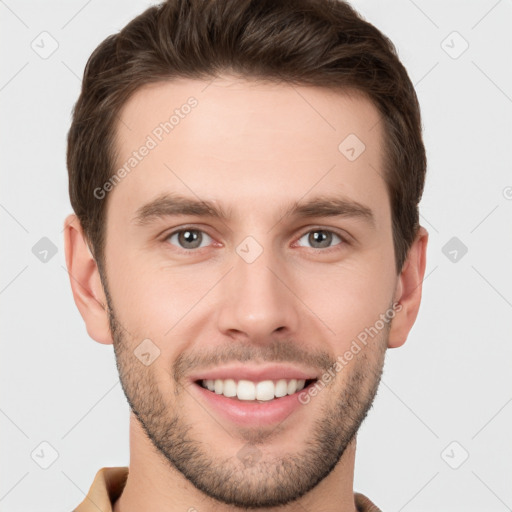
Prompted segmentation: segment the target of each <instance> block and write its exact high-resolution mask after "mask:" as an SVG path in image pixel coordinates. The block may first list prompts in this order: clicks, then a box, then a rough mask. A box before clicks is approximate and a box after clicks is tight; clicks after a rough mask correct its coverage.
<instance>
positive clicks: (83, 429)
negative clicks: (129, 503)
mask: <svg viewBox="0 0 512 512" xmlns="http://www.w3.org/2000/svg"><path fill="white" fill-rule="evenodd" d="M148 5H149V2H146V1H142V0H140V1H135V0H131V1H121V0H116V1H112V0H110V1H104V2H99V1H98V0H92V1H91V0H89V1H87V0H73V1H69V0H68V1H66V2H64V1H46V2H22V1H16V0H6V1H0V24H1V28H0V52H1V70H0V108H1V122H0V131H1V139H0V140H1V152H0V158H1V165H0V172H1V189H0V225H1V229H2V244H1V249H0V258H1V260H0V262H1V264H0V272H1V273H0V315H1V316H0V322H1V331H0V342H1V358H0V377H1V391H2V394H1V403H0V426H1V436H2V437H1V442H2V447H1V450H2V452H1V453H2V456H1V458H0V461H1V462H0V471H1V477H0V510H2V511H5V512H7V511H9V512H16V511H23V512H26V511H28V510H40V511H48V512H49V511H52V512H56V511H62V512H64V511H68V512H69V511H70V510H72V509H73V508H74V507H75V506H76V505H77V504H78V503H79V502H80V501H81V500H82V499H83V498H84V494H85V493H86V492H87V491H88V489H89V486H90V484H91V483H92V480H93V477H94V475H95V474H96V471H97V470H98V469H99V468H100V467H102V466H118V465H127V464H128V461H129V452H128V405H127V403H126V400H125V397H124V395H123V393H122V390H121V387H120V384H119V380H118V375H117V371H116V368H115V361H114V355H113V350H112V346H104V345H100V344H98V343H96V342H94V341H93V340H91V339H90V338H89V337H88V335H87V332H86V330H85V327H84V324H83V321H82V319H81V317H80V314H79V313H78V310H77V309H76V307H75V304H74V302H73V298H72V295H71V290H70V286H69V280H68V275H67V273H66V271H65V268H64V267H65V260H64V247H63V238H62V225H63V220H64V217H65V215H66V214H68V213H70V212H71V208H70V205H69V200H68V195H67V183H68V182H67V171H66V166H65V150H66V145H65V138H66V134H67V130H68V128H69V123H70V113H71V109H72V106H73V105H74V102H75V101H76V99H77V97H78V94H79V88H80V79H81V75H82V73H83V68H84V65H85V62H86V60H87V58H88V56H89V55H90V53H91V52H92V51H93V49H94V48H95V47H96V46H97V45H98V44H99V43H100V42H101V41H102V40H103V39H104V38H105V37H106V36H107V35H109V34H111V33H112V32H115V31H118V30H119V29H120V28H121V27H122V26H124V25H125V24H126V23H127V22H128V21H129V20H130V19H131V18H132V17H134V16H135V15H136V14H138V13H140V12H142V10H144V8H145V7H146V6H148ZM353 5H354V6H355V7H356V8H357V9H358V10H359V11H360V12H361V13H362V14H363V15H364V16H365V17H366V18H367V19H368V20H369V21H371V22H372V23H374V24H375V25H376V26H377V27H378V28H379V29H380V30H382V31H383V32H384V33H385V34H386V35H388V36H389V37H390V38H391V40H392V41H393V42H394V43H395V44H396V46H397V48H398V51H399V55H400V57H401V59H402V61H403V62H404V64H405V66H406V67H407V69H408V71H409V75H410V77H411V79H412V81H413V83H414V84H415V85H416V90H417V93H418V96H419V100H420V103H421V107H422V114H423V124H424V137H425V144H426V146H427V152H428V176H427V184H426V188H425V193H424V198H423V201H422V203H421V215H422V224H423V225H424V226H425V227H426V228H427V229H428V231H429V233H430V242H429V248H428V264H427V271H426V276H427V277H426V278H425V282H424V287H423V302H422V306H421V309H420V313H419V317H418V320H417V322H416V324H415V326H414V328H413V330H412V332H411V334H410V336H409V340H408V341H407V343H406V344H405V345H404V346H403V347H402V348H400V349H395V350H391V351H389V352H388V356H387V361H386V367H385V372H384V377H383V382H382V384H381V387H380V390H379V393H378V397H377V399H376V402H375V405H374V408H373V410H372V411H371V412H370V415H369V417H368V419H367V420H366V422H365V423H364V425H363V427H362V430H361V433H360V435H359V440H358V456H357V462H356V475H355V489H356V490H359V491H362V492H364V493H365V494H367V495H368V496H369V497H370V498H371V499H372V500H373V501H375V503H376V504H377V505H379V506H380V507H381V508H382V509H383V510H384V511H387V512H390V511H402V510H404V511H465V512H468V511H480V510H485V511H487V512H492V511H496V512H501V511H505V510H512V485H511V484H512V462H511V460H512V441H511V436H510V432H511V431H512V429H511V424H512V385H511V384H512V372H511V362H512V344H511V342H510V336H511V320H510V319H511V317H512V315H511V313H512V309H511V308H512V273H511V271H510V268H511V261H512V241H511V239H512V236H511V235H512V223H511V220H512V167H511V159H510V146H511V143H512V139H511V133H512V130H511V128H512V126H511V124H512V72H511V54H512V52H511V46H512V44H511V43H512V36H511V34H512V30H511V26H512V3H511V1H510V0H501V1H496V0H482V1H473V2H469V1H462V0H460V1H449V2H446V1H441V0H436V1H426V0H423V1H420V0H416V1H412V0H410V1H409V0H400V1H398V0H397V1H393V2H376V1H373V2H372V1H370V0H365V1H363V0H358V1H354V2H353ZM45 31H46V32H48V33H49V34H50V35H51V36H50V37H49V36H47V35H40V34H41V33H42V32H45ZM454 31H455V32H457V33H458V35H457V34H453V32H454ZM52 38H53V39H54V40H55V41H56V42H57V43H58V48H57V49H56V51H55V52H54V53H53V54H52V55H50V56H48V57H47V58H42V57H41V56H40V53H42V52H44V51H46V52H48V51H49V50H51V48H52V47H51V45H52V44H55V43H52ZM443 41H444V42H443ZM464 41H466V42H467V44H469V47H468V48H467V50H466V51H465V52H464V53H462V54H461V55H459V53H460V52H461V50H463V49H464V47H465V42H464ZM33 47H35V48H37V50H38V52H39V53H38V52H36V51H35V50H34V49H33ZM43 56H45V57H46V56H47V55H43ZM454 57H457V58H454ZM43 237H47V238H48V239H49V240H51V242H52V243H53V244H55V247H56V250H57V252H56V254H55V255H54V256H53V257H51V253H49V254H48V255H47V259H48V261H46V262H42V261H40V259H38V258H37V257H36V255H35V254H34V253H33V252H32V248H33V247H34V246H35V245H36V244H37V243H38V242H39V241H40V239H41V238H43ZM452 237H457V239H458V241H455V242H451V243H456V244H459V247H458V248H457V247H456V246H453V247H452V246H451V245H448V246H447V248H445V250H444V252H443V247H445V245H446V244H447V243H448V242H449V241H450V240H451V239H452ZM40 243H43V242H40ZM461 243H463V244H464V245H465V246H466V247H467V249H468V251H467V254H465V255H462V252H461V251H460V244H461ZM37 247H39V246H36V248H37ZM454 249H455V250H457V251H458V252H457V259H456V261H455V262H454V261H452V260H453V258H454V256H455V253H453V250H454ZM450 251H452V252H451V254H450ZM35 252H36V253H37V252H38V251H37V250H35ZM445 253H446V254H447V255H445ZM40 256H41V255H40ZM42 442H46V443H49V444H50V445H51V446H52V447H53V449H54V450H56V452H57V453H58V458H57V459H56V460H55V462H53V464H52V465H51V466H50V467H49V468H48V469H43V468H41V467H40V465H41V464H43V465H44V464H49V463H50V462H51V456H52V449H51V448H49V447H48V446H47V445H42V446H41V445H40V443H42ZM454 442H455V443H454ZM466 456H468V458H467V460H465V461H464V462H462V461H463V460H464V458H465V457H466ZM461 463H462V464H461ZM457 466H459V467H458V469H454V467H457ZM311 512H313V511H311Z"/></svg>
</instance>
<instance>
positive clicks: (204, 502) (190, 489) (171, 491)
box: [113, 413, 356, 512]
mask: <svg viewBox="0 0 512 512" xmlns="http://www.w3.org/2000/svg"><path fill="white" fill-rule="evenodd" d="M355 448H356V439H355V438H354V439H353V440H352V442H351V443H350V444H349V446H348V447H347V449H346V450H345V452H344V454H343V456H342V457H341V459H340V460H339V462H338V464H337V465H336V467H335V468H334V469H333V471H332V472H331V473H330V474H329V475H328V476H327V477H326V478H324V479H323V480H322V481H321V482H320V483H319V484H318V485H317V486H316V487H314V488H313V489H312V490H311V491H309V492H308V493H307V494H305V495H304V496H302V497H301V498H299V499H298V500H295V501H294V502H292V503H290V504H288V505H284V506H280V507H275V508H266V509H262V512H304V510H321V511H322V512H355V511H356V508H355V504H354V494H353V480H354V464H355ZM195 509H197V510H200V511H201V512H247V511H246V509H241V508H238V507H235V506H233V505H226V504H225V503H221V502H219V501H217V500H214V499H212V498H210V497H208V496H206V495H205V494H204V493H203V492H201V491H199V490H198V489H197V488H196V487H194V486H193V485H192V484H191V483H190V482H189V481H188V480H187V479H186V478H185V477H184V476H183V475H182V474H181V473H180V472H179V471H178V470H177V469H175V468H174V467H173V466H171V465H170V464H169V463H168V462H167V460H166V459H165V458H163V457H162V456H161V454H160V453H159V452H158V451H157V449H156V448H155V447H154V446H153V444H152V443H151V441H150V440H149V439H148V438H147V436H146V434H145V432H144V431H143V430H142V427H141V426H140V424H139V422H138V420H137V419H136V417H135V416H134V415H133V413H130V466H129V473H128V479H127V481H126V485H125V487H124V490H123V492H122V494H121V496H120V497H119V498H118V499H117V501H116V502H115V503H114V506H113V512H138V511H140V510H151V511H153V512H164V511H166V512H169V511H172V512H174V511H178V510H187V511H190V512H196V511H195ZM278 509H279V510H278Z"/></svg>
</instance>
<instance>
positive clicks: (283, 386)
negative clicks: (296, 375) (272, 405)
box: [201, 379, 306, 401]
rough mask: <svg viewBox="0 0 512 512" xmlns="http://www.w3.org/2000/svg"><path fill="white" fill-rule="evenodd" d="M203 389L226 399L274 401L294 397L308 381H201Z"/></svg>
mask: <svg viewBox="0 0 512 512" xmlns="http://www.w3.org/2000/svg"><path fill="white" fill-rule="evenodd" d="M201 383H202V385H203V387H205V388H206V389H209V390H210V391H213V392H215V393H216V394H217V395H224V396H226V397H228V398H229V397H235V396H236V397H237V398H238V399H239V400H263V401H267V400H273V399H274V398H280V397H283V396H286V395H293V394H294V393H296V392H297V391H300V390H301V389H304V385H305V383H306V381H305V380H304V379H290V380H286V379H280V380H278V381H276V382H274V381H271V380H263V381H261V382H252V381H250V380H239V381H238V382H236V381H235V380H234V379H226V380H222V379H215V380H213V379H206V380H203V381H201Z"/></svg>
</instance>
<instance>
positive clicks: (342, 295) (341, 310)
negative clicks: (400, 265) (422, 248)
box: [298, 258, 396, 352]
mask: <svg viewBox="0 0 512 512" xmlns="http://www.w3.org/2000/svg"><path fill="white" fill-rule="evenodd" d="M375 260H376V261H373V262H368V261H366V264H365V265H356V264H344V265H338V266H334V265H333V266H331V267H329V266H327V267H325V268H324V269H323V270H318V271H316V272H308V273H305V274H304V276H303V277H302V278H301V283H300V291H299V292H298V295H299V297H301V298H302V300H303V301H304V303H305V304H306V305H307V306H308V308H309V309H310V310H311V311H312V313H313V314H314V315H316V316H317V317H318V318H320V319H321V320H322V322H323V323H324V324H325V326H326V328H327V332H328V333H330V334H333V332H331V331H334V334H333V336H334V338H333V339H335V341H334V342H333V345H334V344H335V345H336V352H339V351H340V350H343V349H344V348H345V347H346V346H348V345H350V343H351V341H352V340H353V339H354V338H356V337H357V335H358V334H359V333H360V332H362V331H364V329H365V328H369V327H370V326H373V325H374V324H375V322H376V321H377V320H378V319H379V318H380V315H381V314H384V313H385V312H386V311H387V309H388V308H389V306H390V304H391V299H392V295H393V291H394V282H395V279H396V278H395V276H394V266H393V265H392V264H389V263H388V264H386V259H385V258H375Z"/></svg>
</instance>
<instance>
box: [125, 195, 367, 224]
mask: <svg viewBox="0 0 512 512" xmlns="http://www.w3.org/2000/svg"><path fill="white" fill-rule="evenodd" d="M185 215H190V216H197V217H209V218H214V219H219V220H221V221H227V220H229V218H230V216H232V210H231V209H225V208H223V207H222V206H221V205H218V204H215V203H213V202H211V201H203V200H200V199H196V198H191V197H186V196H183V195H180V194H162V195H160V196H158V197H156V198H155V199H153V200H152V201H150V202H149V203H147V204H144V205H143V206H141V207H140V208H138V209H137V211H136V213H135V216H134V217H133V219H132V222H133V223H134V224H136V225H139V226H145V225H147V224H150V223H152V222H154V221H156V220H160V219H165V218H167V217H173V216H185ZM286 216H291V217H292V218H294V217H297V218H313V217H352V218H359V219H361V220H363V221H364V222H366V223H367V224H368V225H369V226H370V227H372V228H375V215H374V213H373V211H372V210H371V208H369V207H368V206H365V205H363V204H361V203H359V202H357V201H354V200H352V199H347V198H343V197H337V196H317V197H315V198H313V199H311V200H309V201H307V202H302V203H301V202H300V201H294V202H292V203H291V205H290V206H289V207H288V208H286V209H285V211H284V214H283V215H282V216H281V217H280V218H281V219H282V218H284V217H286Z"/></svg>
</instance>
